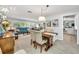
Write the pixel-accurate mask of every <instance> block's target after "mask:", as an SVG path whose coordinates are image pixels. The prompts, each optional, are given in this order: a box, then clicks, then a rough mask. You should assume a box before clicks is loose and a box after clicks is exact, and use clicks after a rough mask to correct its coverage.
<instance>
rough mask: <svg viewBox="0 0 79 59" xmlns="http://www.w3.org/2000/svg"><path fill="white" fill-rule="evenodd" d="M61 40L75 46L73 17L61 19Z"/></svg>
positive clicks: (75, 33) (75, 34)
mask: <svg viewBox="0 0 79 59" xmlns="http://www.w3.org/2000/svg"><path fill="white" fill-rule="evenodd" d="M63 40H64V41H65V42H66V43H67V44H70V45H74V44H77V30H76V25H75V15H68V16H64V17H63Z"/></svg>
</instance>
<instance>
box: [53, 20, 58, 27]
mask: <svg viewBox="0 0 79 59" xmlns="http://www.w3.org/2000/svg"><path fill="white" fill-rule="evenodd" d="M58 25H59V24H58V19H54V20H53V21H52V26H53V27H58Z"/></svg>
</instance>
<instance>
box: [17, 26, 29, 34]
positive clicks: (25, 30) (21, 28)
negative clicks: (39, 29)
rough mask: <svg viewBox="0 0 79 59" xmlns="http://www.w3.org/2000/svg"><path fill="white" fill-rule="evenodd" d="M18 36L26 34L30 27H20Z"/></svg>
mask: <svg viewBox="0 0 79 59" xmlns="http://www.w3.org/2000/svg"><path fill="white" fill-rule="evenodd" d="M17 29H18V30H19V31H18V34H24V33H27V32H28V27H18V28H17Z"/></svg>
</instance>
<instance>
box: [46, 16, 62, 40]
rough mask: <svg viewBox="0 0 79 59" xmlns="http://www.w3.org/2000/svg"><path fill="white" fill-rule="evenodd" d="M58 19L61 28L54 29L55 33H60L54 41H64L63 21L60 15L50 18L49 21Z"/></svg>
mask: <svg viewBox="0 0 79 59" xmlns="http://www.w3.org/2000/svg"><path fill="white" fill-rule="evenodd" d="M54 19H58V20H59V21H58V22H59V26H58V27H53V26H52V27H53V32H56V33H58V35H55V38H54V40H63V19H62V17H61V16H60V15H56V16H49V17H48V18H47V20H54Z"/></svg>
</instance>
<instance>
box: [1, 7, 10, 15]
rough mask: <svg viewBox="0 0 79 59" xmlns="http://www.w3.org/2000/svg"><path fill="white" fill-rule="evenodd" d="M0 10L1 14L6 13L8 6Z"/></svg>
mask: <svg viewBox="0 0 79 59" xmlns="http://www.w3.org/2000/svg"><path fill="white" fill-rule="evenodd" d="M0 12H1V13H2V14H3V15H6V14H8V13H9V10H8V8H2V9H1V10H0Z"/></svg>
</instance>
